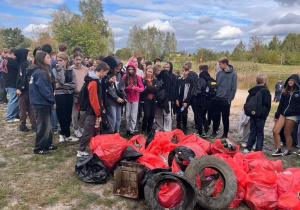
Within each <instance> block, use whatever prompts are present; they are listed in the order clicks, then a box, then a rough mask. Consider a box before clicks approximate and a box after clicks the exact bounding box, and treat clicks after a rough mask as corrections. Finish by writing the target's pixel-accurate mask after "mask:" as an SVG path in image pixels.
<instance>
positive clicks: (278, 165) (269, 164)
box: [248, 159, 282, 173]
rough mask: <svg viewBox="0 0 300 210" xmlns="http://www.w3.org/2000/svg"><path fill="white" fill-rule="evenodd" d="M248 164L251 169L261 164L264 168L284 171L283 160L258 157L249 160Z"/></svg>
mask: <svg viewBox="0 0 300 210" xmlns="http://www.w3.org/2000/svg"><path fill="white" fill-rule="evenodd" d="M248 165H249V171H251V170H253V169H254V168H256V167H257V166H258V165H261V166H262V167H263V168H264V169H266V170H269V171H276V172H277V173H279V172H281V171H282V161H281V160H276V161H270V160H261V159H256V160H252V161H248Z"/></svg>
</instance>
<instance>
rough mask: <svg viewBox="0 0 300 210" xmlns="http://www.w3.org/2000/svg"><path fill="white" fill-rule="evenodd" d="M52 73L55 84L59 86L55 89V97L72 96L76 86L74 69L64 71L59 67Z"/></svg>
mask: <svg viewBox="0 0 300 210" xmlns="http://www.w3.org/2000/svg"><path fill="white" fill-rule="evenodd" d="M52 71H53V75H54V78H55V83H58V84H59V87H58V88H56V87H55V89H54V93H55V95H63V94H72V93H73V91H74V88H75V85H76V76H75V73H74V71H73V69H71V68H67V69H64V68H63V67H62V66H61V65H57V66H56V67H55V68H54V69H53V70H52Z"/></svg>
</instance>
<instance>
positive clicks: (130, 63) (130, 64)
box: [126, 62, 136, 73]
mask: <svg viewBox="0 0 300 210" xmlns="http://www.w3.org/2000/svg"><path fill="white" fill-rule="evenodd" d="M129 66H132V67H133V68H134V71H135V73H136V66H135V64H134V63H133V62H129V63H128V64H127V67H126V73H127V71H128V67H129Z"/></svg>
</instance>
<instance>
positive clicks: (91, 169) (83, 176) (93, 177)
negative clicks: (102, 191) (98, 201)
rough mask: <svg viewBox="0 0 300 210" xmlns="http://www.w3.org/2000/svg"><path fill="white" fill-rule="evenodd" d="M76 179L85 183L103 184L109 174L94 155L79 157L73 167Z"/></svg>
mask: <svg viewBox="0 0 300 210" xmlns="http://www.w3.org/2000/svg"><path fill="white" fill-rule="evenodd" d="M75 172H76V175H77V177H78V178H79V179H80V180H81V181H84V182H87V183H95V184H100V183H105V182H106V181H107V180H108V178H109V172H108V170H107V168H106V166H105V165H104V164H103V162H102V161H101V160H100V159H99V157H98V156H97V155H96V154H93V155H87V156H83V157H79V158H78V159H77V162H76V165H75Z"/></svg>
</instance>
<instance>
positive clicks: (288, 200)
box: [277, 192, 300, 210]
mask: <svg viewBox="0 0 300 210" xmlns="http://www.w3.org/2000/svg"><path fill="white" fill-rule="evenodd" d="M277 209H278V210H286V209H289V210H299V209H300V198H299V196H298V194H297V193H293V192H286V193H283V194H282V195H280V196H279V198H278V204H277Z"/></svg>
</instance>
